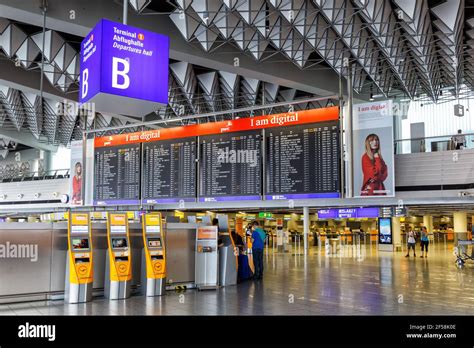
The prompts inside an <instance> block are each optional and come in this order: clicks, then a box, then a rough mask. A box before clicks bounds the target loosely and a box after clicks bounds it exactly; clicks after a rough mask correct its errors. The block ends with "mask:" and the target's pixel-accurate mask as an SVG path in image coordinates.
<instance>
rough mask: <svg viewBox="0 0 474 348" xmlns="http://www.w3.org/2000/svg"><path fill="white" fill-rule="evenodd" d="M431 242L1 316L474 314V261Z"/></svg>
mask: <svg viewBox="0 0 474 348" xmlns="http://www.w3.org/2000/svg"><path fill="white" fill-rule="evenodd" d="M417 247H418V248H419V246H417ZM431 249H432V250H430V255H429V257H428V258H427V259H425V258H423V259H422V258H420V257H419V256H420V254H419V250H418V254H417V257H416V258H413V257H410V258H405V257H404V256H405V252H396V253H392V252H377V251H376V248H364V247H362V248H361V249H357V248H353V247H348V248H346V249H342V251H340V252H339V253H338V254H337V255H334V254H333V255H326V252H325V251H324V250H319V249H318V248H314V247H313V248H312V249H311V250H310V252H309V253H308V255H306V256H304V255H302V254H299V253H298V252H296V253H295V252H293V253H285V254H284V253H275V254H273V253H271V252H269V253H266V254H265V267H266V268H265V275H264V279H263V280H260V281H246V282H243V283H241V284H239V285H238V286H230V287H227V288H222V289H220V290H218V291H212V290H207V291H200V292H199V291H196V290H188V291H186V292H184V293H176V292H174V291H168V292H167V294H166V296H162V297H157V298H145V297H142V296H133V297H131V298H129V299H127V300H120V301H109V300H106V299H104V298H95V299H94V301H92V302H90V303H87V304H79V305H69V304H64V303H63V302H62V301H50V302H32V303H22V304H13V305H0V315H77V314H79V315H117V314H118V315H122V314H124V315H216V314H217V315H237V314H238V315H361V314H362V315H364V314H366V315H374V314H380V315H436V314H438V315H453V314H454V315H464V314H469V315H472V313H474V282H473V280H474V263H472V264H467V265H466V267H465V268H464V269H462V270H458V269H457V268H456V266H455V264H454V256H453V252H452V248H450V247H447V248H445V247H444V245H439V246H432V247H431Z"/></svg>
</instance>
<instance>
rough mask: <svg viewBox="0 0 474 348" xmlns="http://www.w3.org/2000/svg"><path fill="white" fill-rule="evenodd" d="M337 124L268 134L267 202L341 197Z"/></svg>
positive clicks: (330, 123) (324, 123)
mask: <svg viewBox="0 0 474 348" xmlns="http://www.w3.org/2000/svg"><path fill="white" fill-rule="evenodd" d="M339 158H340V148H339V125H338V122H337V121H331V122H321V123H316V124H309V125H301V126H292V127H283V128H270V129H267V130H266V179H267V180H266V192H265V199H267V200H278V199H306V198H338V197H340V193H339V191H340V183H339V182H340V170H339Z"/></svg>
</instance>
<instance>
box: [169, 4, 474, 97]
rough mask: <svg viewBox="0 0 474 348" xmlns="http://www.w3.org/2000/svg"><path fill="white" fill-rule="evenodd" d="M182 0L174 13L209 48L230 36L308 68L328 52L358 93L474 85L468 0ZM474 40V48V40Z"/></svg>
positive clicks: (413, 92)
mask: <svg viewBox="0 0 474 348" xmlns="http://www.w3.org/2000/svg"><path fill="white" fill-rule="evenodd" d="M175 2H176V9H175V10H174V11H173V12H172V13H171V14H170V18H171V19H172V21H173V22H174V23H175V25H176V27H177V28H178V29H179V30H180V32H181V34H182V35H183V37H184V38H185V39H186V40H188V41H190V42H192V41H194V40H195V41H197V42H198V43H199V44H200V45H201V47H202V49H204V50H206V51H212V50H214V49H215V48H216V47H220V46H221V45H222V44H223V42H227V43H232V44H233V45H236V46H237V47H239V48H240V49H241V50H242V51H244V52H246V53H248V54H249V55H251V56H252V57H253V58H254V59H255V60H257V61H263V60H265V57H267V56H268V55H271V54H274V52H279V53H281V54H282V55H283V56H284V57H285V58H286V59H287V60H290V61H291V62H293V63H294V64H296V65H297V66H298V67H300V68H301V69H311V68H313V67H314V66H315V64H317V62H318V61H319V60H321V59H323V60H324V61H325V62H326V63H327V64H328V65H329V66H330V67H331V68H332V69H334V70H335V71H336V72H337V73H340V74H343V75H344V76H346V75H347V70H346V69H345V68H346V67H347V63H350V64H352V65H353V66H354V70H353V73H354V88H355V90H356V91H357V92H361V91H362V90H363V88H364V86H365V85H367V83H368V82H369V84H370V85H371V86H375V88H376V89H378V90H379V91H380V92H381V93H382V94H383V95H384V96H390V95H391V94H393V93H392V92H393V91H394V90H395V89H397V90H399V91H401V92H403V93H404V94H405V95H407V96H409V97H410V98H413V97H415V96H419V95H422V94H424V95H427V96H429V97H430V98H431V99H432V100H433V101H434V102H436V100H437V99H438V96H439V91H440V89H441V88H445V87H447V86H452V87H453V88H456V86H458V88H459V86H461V85H462V84H466V85H469V87H470V88H471V89H472V87H473V86H474V85H473V84H472V72H473V70H472V55H471V56H469V55H468V54H466V52H467V51H465V49H464V47H463V40H464V38H465V35H464V28H465V27H467V26H468V25H470V26H469V27H472V19H471V20H470V22H469V21H468V23H467V24H466V23H465V18H464V5H465V1H464V0H449V1H446V2H437V3H436V5H431V6H430V1H414V0H393V1H390V0H215V1H211V0H176V1H175ZM472 33H473V32H472V30H470V31H468V35H469V37H470V38H471V39H472ZM468 46H469V47H470V48H471V50H472V40H470V42H468ZM471 52H472V51H471ZM371 88H372V87H371ZM375 88H374V92H377V91H376V90H375Z"/></svg>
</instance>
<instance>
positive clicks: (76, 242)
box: [71, 238, 89, 250]
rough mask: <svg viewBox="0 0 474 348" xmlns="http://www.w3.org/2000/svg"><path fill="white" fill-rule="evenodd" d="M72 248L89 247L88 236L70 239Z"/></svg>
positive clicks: (83, 248)
mask: <svg viewBox="0 0 474 348" xmlns="http://www.w3.org/2000/svg"><path fill="white" fill-rule="evenodd" d="M71 242H72V243H71V244H72V249H73V250H85V249H89V239H88V238H73V239H72V240H71Z"/></svg>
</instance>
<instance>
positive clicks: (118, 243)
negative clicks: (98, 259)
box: [112, 238, 127, 249]
mask: <svg viewBox="0 0 474 348" xmlns="http://www.w3.org/2000/svg"><path fill="white" fill-rule="evenodd" d="M126 247H127V238H112V248H113V249H121V248H126Z"/></svg>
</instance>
